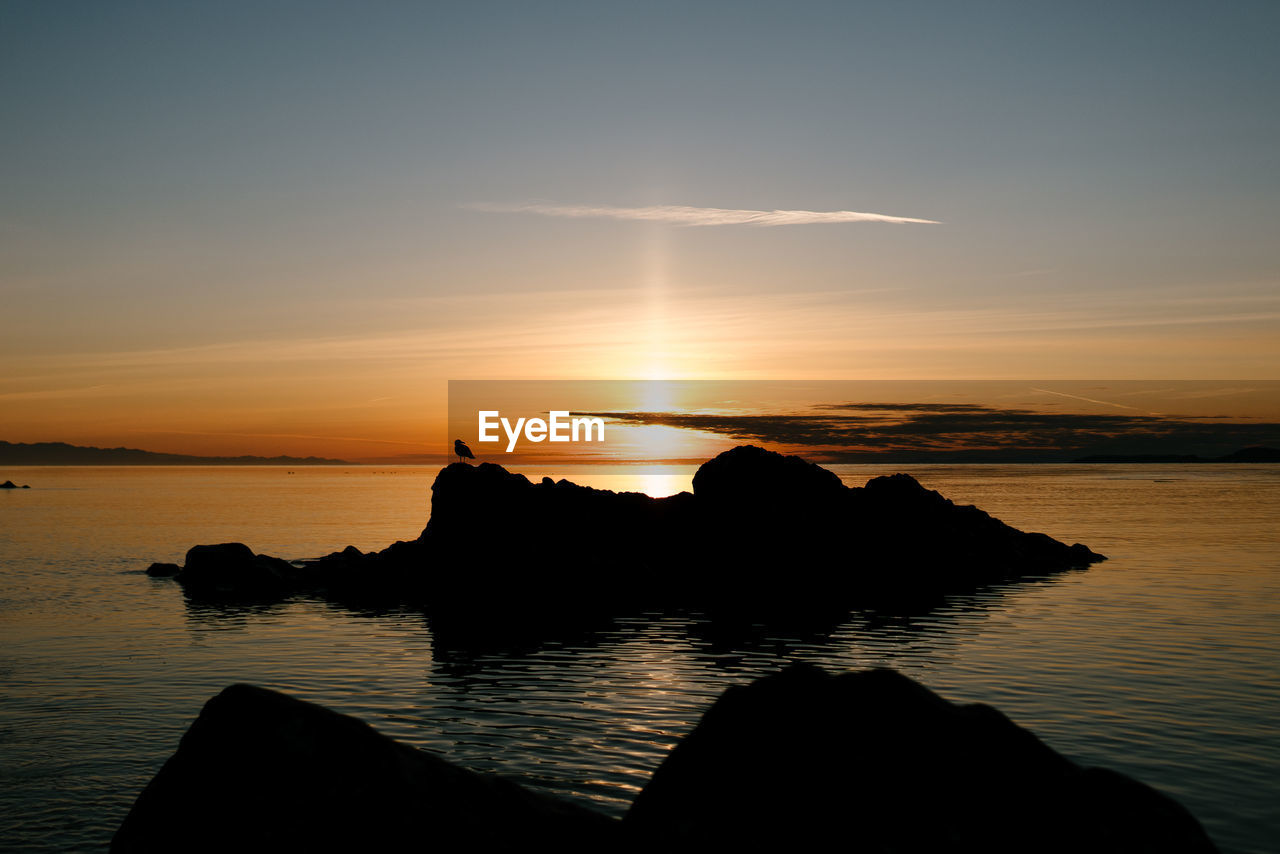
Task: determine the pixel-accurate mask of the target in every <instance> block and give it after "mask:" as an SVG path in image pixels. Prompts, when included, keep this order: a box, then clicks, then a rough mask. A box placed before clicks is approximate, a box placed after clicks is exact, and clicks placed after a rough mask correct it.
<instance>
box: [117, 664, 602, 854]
mask: <svg viewBox="0 0 1280 854" xmlns="http://www.w3.org/2000/svg"><path fill="white" fill-rule="evenodd" d="M619 831H620V823H619V822H618V821H616V820H614V819H610V818H608V817H605V816H602V815H599V814H597V813H595V812H593V811H591V810H588V809H585V808H583V807H580V806H578V805H576V804H573V803H570V802H568V801H563V800H560V799H558V798H554V797H551V796H549V795H543V794H538V793H535V792H532V791H529V790H528V789H525V788H523V787H522V786H520V785H519V784H517V783H514V782H512V781H510V780H507V779H505V778H502V777H497V776H494V775H488V774H479V773H476V772H474V771H468V770H466V769H463V768H460V767H458V766H456V765H453V764H451V763H449V762H447V761H445V760H443V759H441V758H439V757H437V756H434V755H432V754H429V753H426V752H424V751H421V750H417V749H415V748H412V747H409V746H408V745H404V744H400V743H398V742H395V741H393V740H391V739H389V738H387V737H385V736H383V735H380V734H379V733H377V732H375V731H374V730H373V729H372V728H370V727H369V726H368V725H367V724H364V723H362V722H360V721H358V720H356V719H355V718H351V717H347V716H346V715H341V714H338V713H337V712H333V711H330V710H328V709H324V708H322V707H320V706H316V705H313V704H311V703H306V702H303V701H301V700H295V699H293V698H291V697H287V696H285V695H283V694H278V693H276V692H274V691H268V690H265V689H262V688H254V687H250V686H247V685H233V686H232V687H230V688H228V689H226V690H225V691H223V692H222V693H221V694H219V695H218V696H216V697H214V698H213V699H212V700H210V701H209V702H208V703H207V704H206V705H205V707H204V710H203V711H202V712H201V713H200V717H199V718H197V719H196V721H195V722H194V723H193V724H192V725H191V728H190V729H189V730H188V731H187V733H186V734H185V735H184V736H183V737H182V742H181V744H180V745H179V747H178V751H177V752H176V753H175V754H174V755H173V756H172V757H170V759H169V760H168V761H167V762H166V763H165V764H164V767H163V768H161V769H160V772H159V773H158V774H156V776H155V777H154V778H153V779H152V780H151V782H150V783H148V784H147V787H146V788H145V789H144V790H143V791H142V794H141V795H139V796H138V799H137V801H136V802H135V803H134V805H133V809H132V810H131V811H130V812H129V815H128V816H127V817H126V818H125V820H124V823H123V824H121V826H120V828H119V830H118V831H117V832H116V835H115V838H114V839H113V840H112V843H111V850H112V851H113V852H121V854H123V852H157V854H160V852H163V854H172V852H178V851H182V852H219V854H225V852H233V851H345V852H360V851H370V852H374V851H378V852H381V851H418V850H433V851H495V850H500V851H507V850H521V851H525V850H539V849H543V850H546V849H550V850H562V851H606V850H615V849H616V841H617V838H618V834H619Z"/></svg>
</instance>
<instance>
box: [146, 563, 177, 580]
mask: <svg viewBox="0 0 1280 854" xmlns="http://www.w3.org/2000/svg"><path fill="white" fill-rule="evenodd" d="M179 572H182V567H180V566H178V565H177V564H176V563H153V564H151V566H149V567H147V575H150V576H152V577H153V578H172V577H173V576H175V575H177V574H178V573H179Z"/></svg>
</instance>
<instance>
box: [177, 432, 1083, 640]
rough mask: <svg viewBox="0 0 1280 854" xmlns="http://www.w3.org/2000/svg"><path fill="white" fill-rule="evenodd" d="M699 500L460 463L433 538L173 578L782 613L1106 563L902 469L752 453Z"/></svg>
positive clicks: (535, 602)
mask: <svg viewBox="0 0 1280 854" xmlns="http://www.w3.org/2000/svg"><path fill="white" fill-rule="evenodd" d="M693 489H694V491H693V493H692V494H690V493H680V494H679V495H673V496H670V497H667V498H651V497H649V496H647V495H642V494H639V493H614V492H610V491H607V490H599V489H591V488H588V487H584V486H579V485H577V484H573V483H570V482H568V481H564V480H561V481H558V482H552V481H551V480H550V479H549V478H544V479H543V480H542V481H541V482H540V483H532V482H530V481H529V480H528V479H527V478H525V477H524V476H522V475H519V474H515V473H512V472H509V471H507V470H506V469H504V468H502V467H501V466H498V465H494V464H491V463H484V464H481V465H479V466H472V465H466V464H462V463H455V464H453V465H450V466H447V467H446V468H444V469H443V470H441V472H440V473H439V475H438V476H437V477H436V480H435V483H434V485H433V486H432V492H433V499H432V515H431V519H430V521H429V522H428V524H427V527H426V529H425V530H424V531H423V532H422V534H421V536H420V537H419V538H418V539H417V540H414V541H412V542H402V543H396V544H394V545H393V546H391V547H389V548H387V549H385V550H384V551H382V552H377V553H372V554H365V553H362V552H360V551H359V550H358V549H355V548H351V547H349V548H347V549H345V550H344V551H341V552H335V553H334V554H331V555H328V556H326V557H324V558H320V559H317V560H313V561H306V562H300V563H289V562H286V561H283V560H280V559H278V558H272V557H268V556H265V555H254V554H253V552H252V551H251V550H250V549H249V548H248V547H247V546H244V545H241V544H238V543H232V544H223V545H220V546H197V547H195V548H193V549H192V550H191V551H190V552H189V553H188V555H187V564H186V566H185V567H184V568H183V569H182V571H181V572H179V573H178V574H177V578H178V580H179V581H180V582H181V583H182V584H183V586H184V587H185V588H186V589H187V591H188V593H190V594H192V595H198V596H214V595H217V596H234V595H238V594H243V595H250V596H255V597H273V596H283V595H288V594H291V593H294V592H299V591H309V592H317V593H321V594H323V595H327V596H333V597H338V598H343V597H346V598H361V597H364V598H379V597H381V598H388V599H398V600H400V601H411V602H414V603H420V604H422V605H423V606H424V607H426V608H427V609H428V610H430V611H432V612H433V613H473V612H485V613H495V612H503V611H504V610H505V611H507V612H528V611H529V609H530V608H531V607H536V608H537V609H538V610H539V611H540V612H541V613H543V614H545V615H548V617H554V616H555V615H557V614H559V613H580V612H582V611H583V610H584V609H586V610H591V611H594V612H597V613H600V612H609V611H621V610H626V609H635V608H654V607H657V608H662V607H693V608H702V609H706V610H716V609H719V610H726V611H746V612H756V611H759V610H761V609H765V610H775V611H780V612H785V613H791V612H797V611H804V610H806V609H814V608H824V609H830V608H833V607H834V608H849V607H851V606H854V605H864V604H874V603H877V602H884V601H895V600H928V599H932V598H936V597H938V596H941V595H943V594H945V593H948V592H952V591H957V590H965V589H972V588H974V587H976V586H979V585H982V584H988V583H992V582H997V581H1001V580H1005V579H1010V578H1017V577H1021V576H1026V575H1036V574H1044V573H1048V572H1055V571H1060V570H1064V569H1069V568H1073V567H1084V566H1088V565H1089V564H1090V563H1093V562H1095V561H1099V560H1103V557H1102V556H1101V555H1098V554H1095V553H1094V552H1092V551H1090V550H1089V549H1088V548H1087V547H1085V546H1083V545H1080V544H1076V545H1072V546H1067V545H1064V544H1063V543H1060V542H1058V541H1057V540H1054V539H1052V538H1051V537H1048V536H1046V535H1045V534H1038V533H1024V532H1021V531H1018V530H1016V529H1014V528H1012V527H1010V526H1008V525H1006V524H1004V523H1003V522H1000V521H999V520H997V519H994V518H992V517H991V516H989V515H988V514H986V513H984V512H983V511H981V510H979V509H977V508H975V507H972V506H957V505H956V504H954V503H953V502H951V501H949V500H947V499H946V498H943V497H942V496H941V495H939V494H938V493H937V492H934V491H932V490H928V489H925V488H924V487H922V486H921V485H920V484H919V483H917V482H916V481H915V480H914V479H913V478H911V477H909V476H908V475H905V474H896V475H892V476H889V477H878V478H874V479H872V480H871V481H869V482H868V483H867V485H866V486H865V487H861V488H849V487H846V486H844V484H842V483H841V482H840V480H839V478H837V477H836V476H835V475H834V474H833V473H832V472H830V471H827V470H826V469H823V468H820V467H819V466H816V465H814V464H812V463H808V462H805V461H804V460H802V459H800V458H799V457H791V456H783V455H781V454H777V453H773V452H771V451H766V450H764V449H762V448H757V447H753V446H749V445H748V446H742V447H738V448H735V449H733V450H731V451H726V452H725V453H723V454H720V455H719V456H717V457H716V458H715V459H713V460H710V461H709V462H707V463H705V464H704V465H703V466H702V467H701V468H700V469H699V470H698V472H697V474H696V475H695V477H694V479H693Z"/></svg>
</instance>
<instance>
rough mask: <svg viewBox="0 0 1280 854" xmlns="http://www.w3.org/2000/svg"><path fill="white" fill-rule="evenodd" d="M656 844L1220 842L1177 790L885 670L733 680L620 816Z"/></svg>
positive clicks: (947, 848)
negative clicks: (741, 683) (1105, 766)
mask: <svg viewBox="0 0 1280 854" xmlns="http://www.w3.org/2000/svg"><path fill="white" fill-rule="evenodd" d="M623 823H624V825H625V827H626V829H627V830H628V835H629V836H634V837H635V838H636V840H638V842H639V843H640V847H642V848H646V849H649V848H652V849H653V850H672V849H675V850H697V849H701V850H719V851H732V850H767V849H776V850H792V851H816V850H825V848H826V847H827V846H829V845H830V844H831V841H832V840H840V843H841V847H842V848H846V849H848V850H854V851H860V852H884V854H888V852H900V854H909V853H910V852H919V854H926V852H927V854H935V852H973V854H977V852H1008V854H1015V852H1017V854H1022V852H1028V851H1035V852H1040V854H1080V852H1090V854H1108V853H1109V852H1117V854H1118V852H1140V851H1141V852H1148V851H1149V852H1164V854H1178V853H1179V852H1188V854H1190V852H1212V851H1214V847H1213V844H1212V843H1211V842H1210V841H1209V839H1208V837H1207V836H1206V835H1205V833H1204V831H1203V829H1202V828H1201V827H1200V825H1199V824H1198V823H1197V822H1196V820H1195V819H1194V818H1193V817H1192V816H1191V815H1190V814H1189V813H1188V812H1187V811H1186V810H1185V809H1184V808H1182V807H1181V806H1180V805H1179V804H1177V803H1176V802H1174V801H1173V800H1171V799H1170V798H1168V797H1166V796H1164V795H1162V794H1160V793H1159V792H1157V791H1155V790H1154V789H1152V788H1150V787H1148V786H1145V785H1143V784H1142V783H1139V782H1137V781H1135V780H1132V779H1130V778H1128V777H1125V776H1124V775H1122V774H1118V773H1116V772H1113V771H1105V770H1100V769H1092V768H1091V769H1082V768H1080V767H1079V766H1077V765H1076V764H1075V763H1073V762H1071V761H1070V760H1068V759H1066V758H1065V757H1063V756H1061V755H1059V754H1058V753H1056V752H1054V751H1053V750H1052V749H1050V748H1049V747H1048V746H1046V745H1045V744H1044V743H1042V742H1041V741H1040V740H1039V739H1037V738H1036V737H1035V736H1034V735H1033V734H1032V733H1030V732H1028V731H1027V730H1024V729H1022V728H1021V727H1019V726H1017V725H1016V724H1014V723H1012V722H1011V721H1010V720H1009V719H1008V718H1006V717H1005V716H1004V715H1002V714H1000V712H998V711H996V710H995V709H992V708H990V707H989V706H982V705H970V706H958V705H954V704H952V703H949V702H947V701H946V700H944V699H942V698H941V697H939V696H938V695H936V694H934V693H932V692H931V691H929V690H928V689H927V688H925V687H924V686H922V685H920V684H918V683H916V682H913V681H912V680H910V679H908V678H907V677H905V676H902V675H900V674H898V673H895V672H893V671H889V670H873V671H866V672H863V673H851V674H845V675H841V676H830V675H828V674H826V673H824V672H823V671H821V670H819V669H817V668H815V667H811V666H802V665H794V666H792V667H791V668H789V669H788V670H786V671H784V672H782V673H781V674H778V675H776V676H771V677H767V678H765V679H760V680H757V681H756V682H754V683H752V684H751V685H748V686H745V687H734V688H730V689H728V690H727V691H725V692H724V694H722V695H721V697H720V699H719V700H717V701H716V703H715V704H714V705H713V706H712V707H711V708H710V709H709V710H708V711H707V712H706V714H704V715H703V717H702V720H701V721H700V722H699V723H698V725H697V727H696V728H695V729H694V730H693V732H691V733H690V734H689V735H688V736H686V737H685V739H684V740H683V741H681V742H680V743H679V744H678V745H676V747H675V748H674V749H673V750H672V751H671V753H670V754H669V755H668V757H667V759H666V760H665V761H664V762H663V763H662V765H661V766H660V767H659V768H658V770H657V771H656V772H655V773H654V775H653V778H652V779H651V780H650V781H649V783H648V785H647V786H645V788H644V790H643V791H641V793H640V794H639V795H638V796H637V797H636V800H635V802H634V803H633V805H632V807H631V810H630V811H629V812H628V813H627V815H626V818H625V819H624V822H623Z"/></svg>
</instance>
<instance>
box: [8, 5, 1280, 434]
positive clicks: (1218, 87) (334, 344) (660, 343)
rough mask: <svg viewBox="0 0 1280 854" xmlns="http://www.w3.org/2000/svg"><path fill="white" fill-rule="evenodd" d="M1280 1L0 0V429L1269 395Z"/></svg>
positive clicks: (412, 423)
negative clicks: (830, 398)
mask: <svg viewBox="0 0 1280 854" xmlns="http://www.w3.org/2000/svg"><path fill="white" fill-rule="evenodd" d="M1278 36H1280V4H1276V3H1274V2H1272V0H1265V2H1225V3H1218V4H1209V3H1202V2H1195V3H1192V2H1108V3H1093V2H1071V3H1065V2H1064V3H1045V2H1007V3H1006V2H973V3H964V4H960V3H950V2H842V3H816V2H815V3H803V2H801V3H786V4H784V3H751V2H733V3H716V2H704V3H697V4H689V3H662V2H644V3H602V2H595V3H540V4H530V3H476V4H444V3H422V2H413V3H411V2H361V3H354V2H351V3H325V2H308V3H287V2H251V3H250V2H232V1H231V0H224V2H216V3H215V2H209V3H164V2H127V0H120V2H113V3H100V2H72V0H68V1H67V2H58V3H49V2H42V1H41V0H33V2H13V0H0V318H2V319H3V324H2V325H0V333H2V334H0V366H3V370H0V439H5V440H8V441H16V442H35V441H66V442H73V443H77V444H93V445H104V446H115V445H128V446H132V447H142V448H146V449H149V450H157V451H169V452H181V453H212V454H240V453H257V454H264V455H274V454H280V453H287V454H298V455H303V454H320V455H325V456H334V457H342V458H346V459H364V458H378V457H392V456H396V455H400V454H406V453H414V452H420V451H421V450H423V449H424V448H427V449H432V450H434V449H436V448H437V447H443V446H445V444H446V442H447V437H446V436H445V433H444V429H445V428H444V412H445V407H446V397H447V394H446V389H447V381H448V380H450V379H454V380H458V379H590V378H607V379H633V378H634V379H656V378H671V379H893V380H897V379H1026V380H1033V379H1041V380H1044V379H1085V378H1090V379H1111V380H1123V379H1188V380H1192V379H1194V380H1205V379H1240V380H1245V379H1277V378H1278V377H1277V372H1276V365H1277V364H1280V241H1277V240H1276V239H1275V233H1276V222H1277V221H1280V216H1278V215H1280V163H1278V162H1277V161H1278V159H1280V154H1277V152H1280V110H1278V109H1276V107H1277V100H1276V99H1277V95H1276V93H1277V92H1280V52H1278V51H1276V50H1275V49H1274V46H1275V44H1276V41H1277V37H1278Z"/></svg>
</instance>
